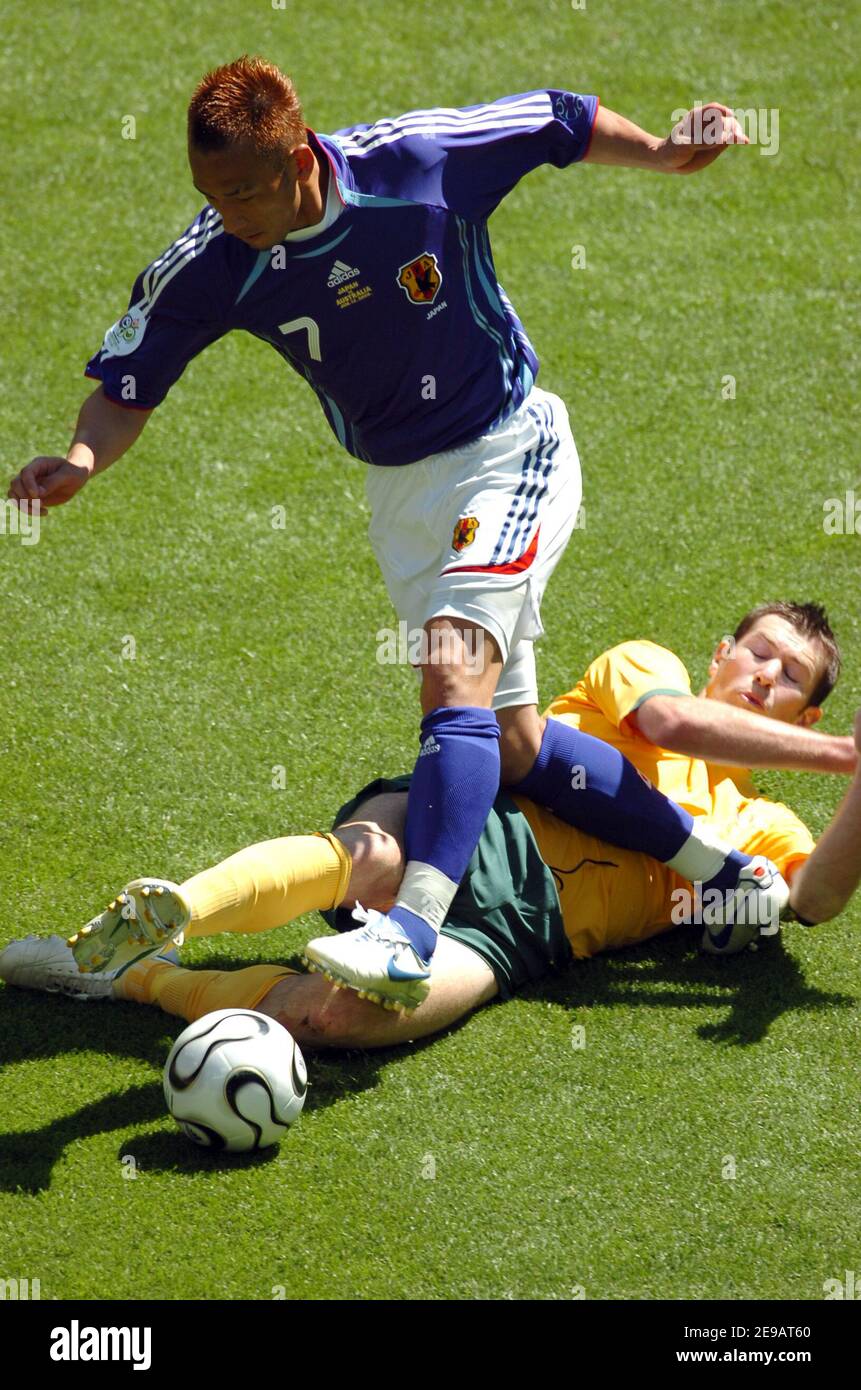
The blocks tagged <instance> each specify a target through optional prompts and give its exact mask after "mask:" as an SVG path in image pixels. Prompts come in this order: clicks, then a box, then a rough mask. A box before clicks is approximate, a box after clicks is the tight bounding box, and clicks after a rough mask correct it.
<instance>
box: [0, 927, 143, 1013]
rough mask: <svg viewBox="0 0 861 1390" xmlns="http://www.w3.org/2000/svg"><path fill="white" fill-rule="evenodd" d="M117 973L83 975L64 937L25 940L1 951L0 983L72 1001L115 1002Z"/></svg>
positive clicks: (29, 938) (12, 943)
mask: <svg viewBox="0 0 861 1390" xmlns="http://www.w3.org/2000/svg"><path fill="white" fill-rule="evenodd" d="M115 979H116V972H115V971H111V972H110V973H101V974H89V975H82V974H81V973H80V971H79V970H78V967H77V964H76V963H75V957H74V956H73V955H72V951H71V948H70V947H69V946H68V945H67V944H66V942H65V941H64V940H63V939H62V937H60V936H25V937H24V939H23V940H22V941H13V942H11V944H10V945H8V946H7V947H6V949H5V951H0V980H5V981H6V983H7V985H16V986H17V988H18V989H42V990H45V991H46V993H48V994H67V995H69V996H70V998H72V999H113V998H114V993H113V982H114V980H115Z"/></svg>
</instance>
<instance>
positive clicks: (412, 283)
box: [398, 251, 442, 304]
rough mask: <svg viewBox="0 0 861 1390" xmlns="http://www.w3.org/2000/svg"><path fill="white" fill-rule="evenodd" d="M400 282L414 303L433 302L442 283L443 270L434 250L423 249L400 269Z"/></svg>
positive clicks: (408, 297)
mask: <svg viewBox="0 0 861 1390" xmlns="http://www.w3.org/2000/svg"><path fill="white" fill-rule="evenodd" d="M398 284H399V285H400V287H401V289H402V290H403V291H404V294H405V295H406V296H407V299H409V300H410V301H411V302H412V303H413V304H433V302H434V300H435V299H436V297H437V295H438V294H439V287H440V285H441V284H442V271H441V270H440V268H439V262H438V261H437V258H436V256H435V255H434V254H433V252H432V251H423V252H422V254H421V255H420V256H416V258H415V260H413V261H407V263H406V265H402V266H401V268H400V270H399V271H398Z"/></svg>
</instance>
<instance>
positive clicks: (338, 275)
mask: <svg viewBox="0 0 861 1390" xmlns="http://www.w3.org/2000/svg"><path fill="white" fill-rule="evenodd" d="M359 273H360V272H359V271H358V270H357V269H356V267H355V266H352V267H351V266H348V265H347V263H346V261H336V262H335V264H334V265H333V266H332V269H331V270H330V271H329V278H328V280H327V281H326V284H327V285H328V286H329V289H330V290H333V289H334V288H335V286H336V285H343V283H344V281H345V280H355V278H356V276H357V275H358V274H359Z"/></svg>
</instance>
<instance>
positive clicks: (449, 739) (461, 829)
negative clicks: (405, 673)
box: [388, 705, 499, 961]
mask: <svg viewBox="0 0 861 1390" xmlns="http://www.w3.org/2000/svg"><path fill="white" fill-rule="evenodd" d="M498 790H499V725H498V723H497V722H496V715H495V714H494V713H493V711H492V710H489V709H478V708H474V707H472V706H468V705H467V706H462V705H461V706H456V707H453V708H445V707H442V708H440V709H434V710H431V712H430V714H426V715H425V717H424V719H423V720H422V726H421V752H420V753H419V757H418V761H417V762H416V767H415V772H414V773H413V778H412V782H411V783H410V792H409V797H408V799H407V824H406V833H405V844H404V848H405V850H406V860H407V867H406V870H405V873H404V878H403V882H402V884H401V887H400V892H399V893H398V900H397V903H396V904H395V906H394V907H393V908H392V909H391V911H390V912H389V914H388V915H389V917H391V918H392V920H393V921H395V922H397V923H398V924H399V925H400V926H401V927H402V928H403V930H404V931H405V932H406V934H407V936H408V937H409V938H410V940H411V941H412V943H413V945H414V946H415V948H416V950H417V951H418V953H419V955H420V956H421V957H422V958H423V959H424V960H426V961H428V960H430V958H431V956H432V955H433V953H434V950H435V949H436V943H437V934H438V932H439V928H440V927H441V926H442V924H443V922H444V921H445V917H446V913H447V912H448V909H449V907H450V906H451V901H452V898H453V897H454V895H455V893H456V892H457V888H458V885H459V883H460V881H461V879H462V878H463V876H464V874H465V872H466V867H467V865H468V863H469V861H470V859H471V858H472V854H473V851H474V849H475V847H476V845H477V844H478V840H479V836H480V835H481V832H482V830H483V829H484V823H485V821H486V820H487V817H488V814H489V812H490V808H491V806H492V805H493V802H494V799H495V797H496V793H497V791H498Z"/></svg>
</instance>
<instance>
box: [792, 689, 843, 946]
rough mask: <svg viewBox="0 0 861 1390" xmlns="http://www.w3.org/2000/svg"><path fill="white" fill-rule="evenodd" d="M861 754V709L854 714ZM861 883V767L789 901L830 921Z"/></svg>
mask: <svg viewBox="0 0 861 1390" xmlns="http://www.w3.org/2000/svg"><path fill="white" fill-rule="evenodd" d="M855 747H856V749H857V750H858V752H859V754H861V710H859V711H858V713H857V714H856V715H855ZM859 883H861V770H859V771H857V772H856V773H855V776H854V777H853V778H852V781H851V783H850V785H849V790H848V792H847V793H846V795H845V796H844V798H843V800H842V802H841V803H840V805H839V807H838V808H837V813H836V815H835V816H834V819H833V821H832V822H831V824H830V825H829V826H828V828H827V830H826V831H825V833H824V835H823V836H822V838H821V839H820V840H819V842H818V843H817V846H816V848H815V850H814V851H813V853H812V854H811V856H810V858H809V859H807V860H805V862H804V863H803V864H802V865H801V867H800V868H799V869H798V870H797V871H796V873H795V874H794V876H793V879H792V886H791V889H790V895H789V905H790V907H791V908H792V909H793V911H794V912H797V913H798V915H799V917H803V918H804V920H805V921H806V922H827V921H829V920H830V918H832V917H836V916H837V914H838V912H842V910H843V908H844V907H845V906H846V904H847V903H848V901H849V899H850V898H851V897H852V894H853V893H854V892H855V889H856V888H857V887H858V884H859Z"/></svg>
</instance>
